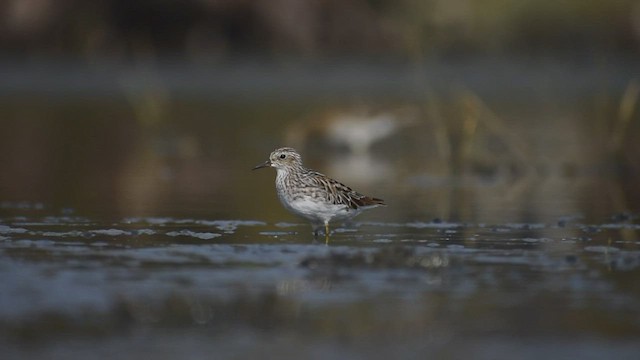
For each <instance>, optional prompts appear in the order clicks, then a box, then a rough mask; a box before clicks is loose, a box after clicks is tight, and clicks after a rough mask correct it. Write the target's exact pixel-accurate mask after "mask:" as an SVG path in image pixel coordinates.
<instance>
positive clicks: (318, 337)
mask: <svg viewBox="0 0 640 360" xmlns="http://www.w3.org/2000/svg"><path fill="white" fill-rule="evenodd" d="M39 212H41V210H40V211H38V210H35V211H34V210H28V211H24V214H23V215H20V216H14V217H9V218H4V219H3V220H2V224H1V225H0V239H1V241H0V252H1V253H2V257H1V260H0V277H1V278H2V279H3V281H2V282H1V283H0V305H1V306H0V318H1V319H2V321H1V324H2V326H1V330H2V338H3V339H4V340H3V342H4V344H3V348H4V349H5V355H6V354H9V357H10V358H12V357H14V358H21V357H46V358H67V357H69V356H72V357H75V356H78V357H82V356H90V357H93V358H109V357H111V356H112V354H114V353H118V354H119V357H120V356H122V357H124V358H135V357H138V356H141V354H144V355H145V356H152V357H158V358H172V357H175V356H177V354H179V353H188V354H190V356H195V357H199V356H208V355H206V354H216V355H217V356H239V357H242V358H251V357H254V356H256V355H257V354H261V353H262V352H264V351H268V352H269V354H270V356H269V357H273V358H276V357H284V358H289V357H297V355H295V354H297V352H298V351H305V352H307V353H308V354H309V356H310V357H311V358H325V357H326V356H329V355H336V356H346V357H354V358H386V357H388V356H391V354H394V356H395V355H398V356H404V357H409V358H418V357H422V356H426V355H434V354H435V355H437V356H443V357H449V356H451V357H467V356H473V357H477V358H493V357H494V355H495V352H496V351H500V352H502V353H503V355H505V354H509V353H510V354H512V355H515V354H522V352H524V351H526V353H527V354H526V355H525V356H524V357H525V358H539V357H540V356H546V355H552V356H554V357H572V356H581V357H585V358H594V359H595V358H601V357H602V356H609V355H611V354H615V355H616V356H617V357H619V358H633V357H635V355H636V354H637V350H638V345H637V344H638V343H637V339H638V334H640V308H639V307H638V300H639V299H640V287H638V286H637V278H638V276H639V275H640V250H639V245H640V239H639V238H638V232H639V230H640V224H639V223H638V221H637V219H638V217H637V216H636V215H631V216H629V217H624V219H623V220H622V221H616V222H608V223H602V224H587V223H583V222H581V221H579V220H569V221H567V220H564V219H561V220H560V221H559V222H558V223H550V224H543V223H532V224H526V223H525V224H522V223H518V224H515V223H506V224H499V225H491V224H470V223H446V222H440V221H437V222H410V223H396V222H393V223H390V222H366V221H363V222H355V223H354V224H352V225H351V227H349V228H341V229H340V231H337V232H336V233H334V234H333V236H332V239H331V243H330V245H325V244H324V243H323V242H314V241H313V240H311V236H310V234H309V229H308V225H306V224H298V223H279V224H269V223H266V222H264V221H261V220H225V221H215V220H197V219H175V218H125V219H122V220H121V221H118V222H108V223H105V222H100V221H95V220H92V219H90V218H84V217H77V216H39V214H38V213H39ZM34 213H35V214H34ZM458 344H460V346H459V345H458ZM461 345H464V346H461ZM577 349H579V350H577ZM504 351H506V353H504ZM45 354H46V356H45ZM271 355H272V356H271Z"/></svg>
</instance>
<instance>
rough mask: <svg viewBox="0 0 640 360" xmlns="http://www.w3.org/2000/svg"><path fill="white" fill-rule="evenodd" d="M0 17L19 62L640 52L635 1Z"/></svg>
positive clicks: (310, 4)
mask: <svg viewBox="0 0 640 360" xmlns="http://www.w3.org/2000/svg"><path fill="white" fill-rule="evenodd" d="M0 19H1V21H0V23H1V24H2V34H1V35H0V47H1V48H2V49H3V55H4V56H8V57H11V58H13V59H16V60H20V61H23V60H34V59H38V58H41V57H56V58H74V59H82V60H86V61H94V60H102V59H109V60H117V61H121V60H124V61H126V60H132V59H136V58H138V57H141V56H142V57H152V58H163V57H168V58H170V59H174V60H175V59H178V60H181V61H189V62H191V61H193V62H201V61H205V62H216V61H225V60H229V59H234V58H236V57H238V56H252V57H253V56H260V57H261V58H263V59H278V58H280V57H283V56H296V57H311V58H332V57H336V56H355V57H366V58H376V57H383V58H395V59H416V58H422V57H432V56H434V57H445V58H446V57H464V56H472V55H487V54H500V55H504V54H515V55H524V56H531V55H547V54H562V55H567V56H571V57H584V56H593V55H597V54H601V55H605V54H616V55H638V54H639V53H640V4H639V3H638V2H637V1H635V0H611V1H606V0H574V1H570V0H568V1H551V0H521V1H509V0H399V1H395V0H313V1H296V0H135V1H129V0H96V1H83V0H5V1H3V2H2V4H0Z"/></svg>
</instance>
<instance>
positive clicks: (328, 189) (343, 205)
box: [253, 147, 386, 239]
mask: <svg viewBox="0 0 640 360" xmlns="http://www.w3.org/2000/svg"><path fill="white" fill-rule="evenodd" d="M263 167H274V168H276V170H277V175H276V190H277V193H278V198H279V199H280V201H281V202H282V205H284V207H285V208H287V209H288V210H289V211H291V212H292V213H294V214H296V215H299V216H302V217H303V218H305V219H307V220H309V221H310V222H311V224H312V226H313V232H314V235H316V236H317V234H318V231H319V230H320V228H321V227H322V225H324V228H325V236H326V237H327V239H328V236H329V222H330V221H332V220H345V219H349V218H352V217H354V216H356V215H358V214H359V213H360V212H361V211H363V210H366V209H369V208H373V207H377V206H384V205H386V204H385V203H384V201H383V200H382V199H378V198H374V197H370V196H366V195H363V194H360V193H358V192H357V191H354V190H352V189H351V188H350V187H348V186H346V185H344V184H343V183H341V182H339V181H337V180H334V179H332V178H329V177H327V176H325V175H323V174H321V173H319V172H317V171H313V170H310V169H307V168H306V167H304V166H303V165H302V157H301V156H300V154H298V153H297V152H296V151H295V150H294V149H292V148H288V147H284V148H279V149H276V150H274V151H273V152H272V153H271V155H270V156H269V160H267V161H265V162H264V163H263V164H260V165H258V166H256V167H254V168H253V169H254V170H255V169H260V168H263Z"/></svg>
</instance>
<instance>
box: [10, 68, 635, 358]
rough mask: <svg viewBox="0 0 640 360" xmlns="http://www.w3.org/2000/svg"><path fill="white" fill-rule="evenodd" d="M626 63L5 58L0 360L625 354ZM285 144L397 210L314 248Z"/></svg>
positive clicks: (628, 343) (629, 142) (631, 145)
mask: <svg viewBox="0 0 640 360" xmlns="http://www.w3.org/2000/svg"><path fill="white" fill-rule="evenodd" d="M637 69H638V68H637V66H636V64H635V63H633V62H626V61H616V62H609V63H589V62H571V61H567V62H562V61H559V62H551V61H549V62H544V61H540V62H526V61H518V60H514V61H512V60H509V61H507V60H496V59H489V60H481V61H476V62H473V63H459V64H447V65H443V64H442V63H440V64H425V65H424V66H410V67H406V66H394V65H380V64H367V63H365V64H358V63H350V62H347V63H344V62H343V63H340V62H336V63H333V64H316V63H308V64H300V63H296V64H295V65H294V64H288V65H287V64H286V63H285V64H280V65H277V66H275V65H274V66H264V65H259V64H249V63H248V64H241V65H236V66H228V67H222V68H221V67H216V68H207V67H195V68H194V67H193V66H190V67H186V66H184V67H183V66H180V65H178V64H166V65H155V66H152V67H141V68H136V67H120V66H115V65H109V64H103V65H100V66H98V65H96V66H71V65H64V64H57V65H51V64H47V65H42V66H33V65H28V66H15V65H11V66H8V65H7V66H5V67H4V70H3V81H2V83H0V93H1V96H0V119H1V120H0V164H2V165H1V166H2V171H1V172H0V279H1V281H0V347H1V348H2V349H3V350H2V353H3V355H2V358H3V359H13V358H15V359H18V358H43V359H45V358H46V359H70V358H74V359H75V358H77V359H80V358H98V359H100V358H105V359H106V358H114V357H115V358H119V359H134V358H141V357H142V358H157V359H172V358H178V357H180V358H247V359H249V358H300V357H304V358H317V359H320V358H322V359H324V358H329V357H331V358H353V359H365V358H366V359H387V358H416V359H417V358H425V357H435V358H486V359H494V358H521V359H528V358H530V359H539V358H542V357H551V358H588V359H602V358H617V359H625V358H626V359H632V358H637V356H638V353H639V351H640V345H639V344H640V342H639V340H640V286H639V285H638V284H639V282H638V278H639V276H640V250H639V246H640V239H639V232H640V218H639V216H640V205H639V204H640V187H638V180H640V165H639V164H640V162H639V157H638V154H640V145H639V144H640V121H639V120H640V118H639V116H640V110H639V109H638V104H637V102H638V87H639V84H638V82H637V81H638V79H637V75H638V74H637ZM353 119H356V120H360V121H361V122H356V123H357V124H358V125H357V127H356V128H355V130H353V128H349V127H345V126H346V125H345V124H351V122H350V121H352V120H353ZM381 119H382V120H381ZM376 121H377V122H376ZM374 123H375V124H378V125H375V126H373V127H368V125H367V124H369V125H371V124H374ZM336 124H338V125H336ZM380 124H383V125H380ZM389 124H393V125H392V127H393V130H391V131H389V133H388V134H387V135H384V136H381V137H380V138H379V139H378V138H375V136H374V135H372V134H374V133H375V132H376V131H378V130H379V129H380V127H388V126H391V125H389ZM336 126H338V127H337V128H338V129H341V130H339V131H337V133H336V132H331V131H332V130H331V129H335V128H336ZM340 126H342V127H340ZM376 126H377V127H376ZM345 134H346V135H347V136H351V137H349V139H350V140H342V138H341V136H342V135H345ZM353 134H360V135H362V134H365V135H367V134H368V135H367V136H365V138H367V139H369V138H371V139H373V140H371V143H370V145H367V146H361V147H357V146H354V145H353V144H354V143H355V141H356V140H353V139H354V138H353V137H352V136H353ZM283 145H289V146H295V147H296V148H298V150H299V151H300V152H301V153H302V154H303V156H304V159H305V161H306V163H307V165H309V166H310V167H313V168H315V169H317V170H319V171H322V172H324V173H327V174H328V175H330V176H332V177H335V178H337V179H339V180H341V181H343V182H345V183H347V184H349V185H351V186H352V187H354V188H356V189H357V190H359V191H361V192H364V193H367V194H371V195H374V196H378V197H381V198H384V199H385V200H386V201H387V203H388V204H389V205H388V207H386V208H380V209H376V210H373V211H371V212H369V213H366V214H364V215H361V216H360V217H359V218H356V219H355V220H354V222H353V223H352V224H348V225H345V226H336V228H335V232H334V234H333V235H332V239H331V243H330V244H329V245H328V246H327V245H325V244H324V243H323V242H315V241H314V240H313V238H312V236H311V232H310V227H309V226H308V224H306V223H304V222H303V221H301V220H299V219H297V218H295V217H293V216H292V215H290V214H288V213H286V211H285V210H283V209H282V207H281V206H280V204H279V203H278V201H277V198H276V196H275V189H274V184H273V180H274V176H275V175H274V173H273V172H272V171H271V170H263V171H261V172H251V171H250V169H251V168H252V167H253V166H254V165H256V164H258V163H260V162H262V161H264V160H265V159H266V157H267V155H268V153H269V152H270V151H271V150H273V148H275V147H277V146H283ZM302 354H304V355H302Z"/></svg>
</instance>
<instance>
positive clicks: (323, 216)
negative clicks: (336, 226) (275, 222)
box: [280, 197, 358, 223]
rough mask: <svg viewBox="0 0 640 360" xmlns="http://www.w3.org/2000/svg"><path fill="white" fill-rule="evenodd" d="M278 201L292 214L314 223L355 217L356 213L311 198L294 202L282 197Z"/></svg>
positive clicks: (344, 206) (349, 209) (345, 207)
mask: <svg viewBox="0 0 640 360" xmlns="http://www.w3.org/2000/svg"><path fill="white" fill-rule="evenodd" d="M280 201H281V202H282V204H283V205H284V207H285V208H287V209H288V210H289V211H291V212H292V213H294V214H296V215H298V216H302V217H304V218H305V219H308V220H310V221H311V222H314V223H325V222H329V221H331V220H340V219H346V218H350V217H352V216H355V215H356V214H357V213H358V211H357V210H354V209H351V208H349V207H347V206H346V205H334V204H327V203H324V202H318V201H314V200H313V199H312V198H311V197H301V198H299V199H296V200H290V201H289V200H287V199H284V198H283V197H281V198H280Z"/></svg>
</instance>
